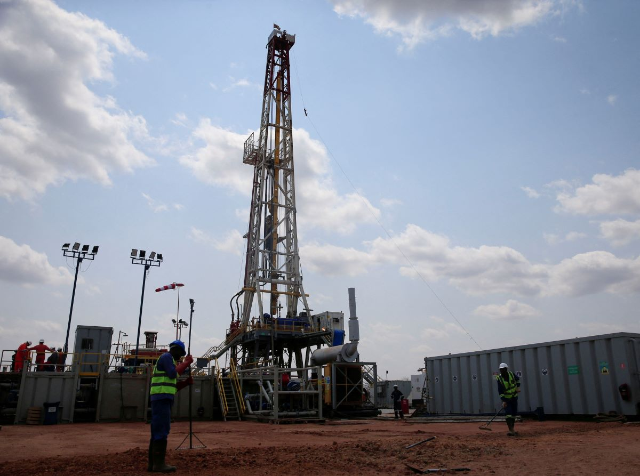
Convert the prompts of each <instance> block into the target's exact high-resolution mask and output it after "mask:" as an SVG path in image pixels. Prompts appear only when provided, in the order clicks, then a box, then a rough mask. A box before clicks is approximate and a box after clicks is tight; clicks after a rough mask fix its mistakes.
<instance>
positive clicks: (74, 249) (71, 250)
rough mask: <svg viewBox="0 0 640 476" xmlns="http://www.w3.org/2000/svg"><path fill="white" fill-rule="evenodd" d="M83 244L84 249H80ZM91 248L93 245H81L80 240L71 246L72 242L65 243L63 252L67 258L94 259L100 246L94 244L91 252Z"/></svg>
mask: <svg viewBox="0 0 640 476" xmlns="http://www.w3.org/2000/svg"><path fill="white" fill-rule="evenodd" d="M81 246H82V249H80V247H81ZM89 248H91V245H81V244H80V243H78V242H75V243H74V244H73V246H71V243H65V244H64V245H62V254H63V255H64V256H66V257H67V258H82V259H83V260H85V259H88V260H91V261H93V259H94V258H95V256H96V255H97V254H98V248H100V247H99V246H94V247H93V249H92V250H91V252H89Z"/></svg>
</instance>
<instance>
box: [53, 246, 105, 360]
mask: <svg viewBox="0 0 640 476" xmlns="http://www.w3.org/2000/svg"><path fill="white" fill-rule="evenodd" d="M70 245H71V243H65V244H63V245H62V255H63V256H64V257H65V258H73V259H75V260H76V274H75V277H74V279H73V292H72V294H71V306H70V308H69V322H68V323H67V337H66V338H65V341H64V352H65V353H66V352H67V351H68V350H69V332H70V331H71V316H72V315H73V303H74V301H75V298H76V286H77V284H78V271H79V270H80V265H81V264H82V262H83V261H84V260H89V261H93V260H94V259H95V255H96V253H97V252H98V248H99V247H98V246H94V247H93V252H92V253H89V248H90V247H91V245H80V243H78V242H77V241H76V242H75V243H74V244H73V246H72V247H71V249H69V246H70ZM80 246H82V250H80Z"/></svg>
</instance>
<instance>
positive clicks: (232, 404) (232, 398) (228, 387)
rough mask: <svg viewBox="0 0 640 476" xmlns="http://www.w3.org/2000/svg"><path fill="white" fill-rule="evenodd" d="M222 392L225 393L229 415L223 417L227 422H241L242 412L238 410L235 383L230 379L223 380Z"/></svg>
mask: <svg viewBox="0 0 640 476" xmlns="http://www.w3.org/2000/svg"><path fill="white" fill-rule="evenodd" d="M221 391H222V392H224V396H225V400H226V402H227V413H226V414H225V415H223V417H224V421H227V420H241V418H240V410H239V408H238V399H237V398H236V391H235V388H233V383H232V382H231V378H230V377H223V378H222V389H221Z"/></svg>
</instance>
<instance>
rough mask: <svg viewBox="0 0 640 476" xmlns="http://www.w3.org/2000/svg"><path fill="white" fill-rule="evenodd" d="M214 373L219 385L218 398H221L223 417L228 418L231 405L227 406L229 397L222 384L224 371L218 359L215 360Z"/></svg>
mask: <svg viewBox="0 0 640 476" xmlns="http://www.w3.org/2000/svg"><path fill="white" fill-rule="evenodd" d="M214 369H215V370H214V372H215V376H216V384H217V385H218V396H219V397H220V406H221V407H222V415H223V416H225V417H226V416H227V413H229V405H228V404H227V396H226V395H225V392H224V383H223V382H222V371H221V370H220V366H219V365H218V359H215V360H214Z"/></svg>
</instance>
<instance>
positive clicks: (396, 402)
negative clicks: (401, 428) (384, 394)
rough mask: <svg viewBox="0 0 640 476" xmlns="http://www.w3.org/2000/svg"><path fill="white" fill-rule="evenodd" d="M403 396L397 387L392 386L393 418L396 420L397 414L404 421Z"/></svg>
mask: <svg viewBox="0 0 640 476" xmlns="http://www.w3.org/2000/svg"><path fill="white" fill-rule="evenodd" d="M403 396H404V395H403V394H402V392H401V391H400V390H398V386H397V385H394V386H393V392H391V398H393V413H394V417H395V419H396V420H397V419H398V413H399V414H400V418H401V419H403V420H404V414H403V413H402V397H403Z"/></svg>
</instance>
